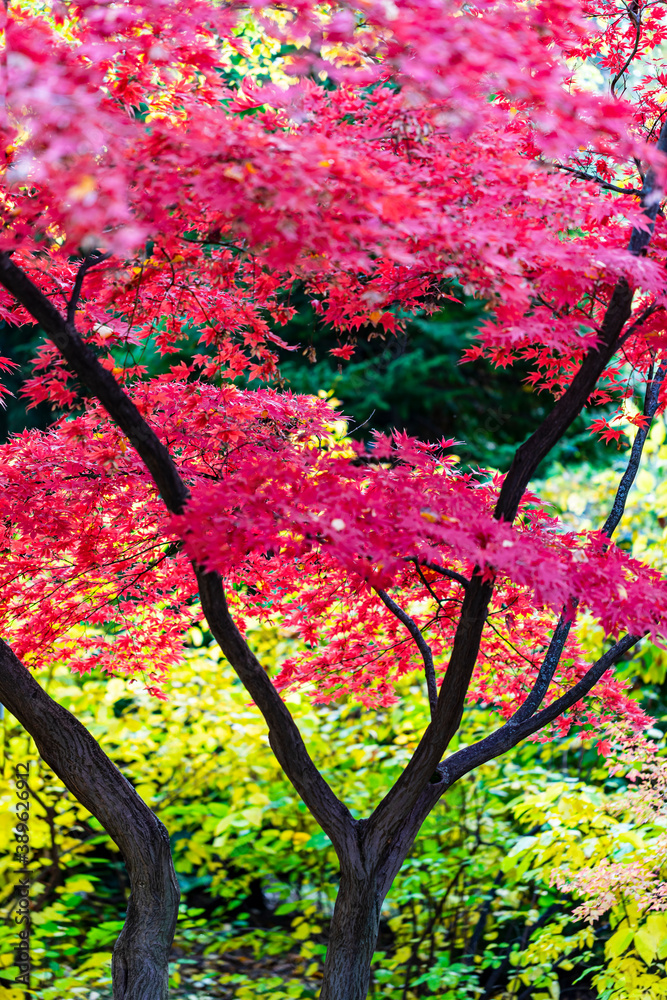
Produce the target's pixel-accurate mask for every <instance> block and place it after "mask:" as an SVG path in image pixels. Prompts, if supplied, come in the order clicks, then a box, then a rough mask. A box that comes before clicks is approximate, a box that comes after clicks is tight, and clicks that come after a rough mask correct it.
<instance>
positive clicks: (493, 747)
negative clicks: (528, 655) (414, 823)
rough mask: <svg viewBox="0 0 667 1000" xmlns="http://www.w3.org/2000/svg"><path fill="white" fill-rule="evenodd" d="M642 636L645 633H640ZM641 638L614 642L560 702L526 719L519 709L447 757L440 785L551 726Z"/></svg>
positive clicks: (440, 771) (441, 767)
mask: <svg viewBox="0 0 667 1000" xmlns="http://www.w3.org/2000/svg"><path fill="white" fill-rule="evenodd" d="M644 634H646V633H644ZM642 638H643V635H630V634H629V635H625V636H624V637H623V638H622V639H619V641H618V642H616V643H614V645H613V646H612V647H611V649H609V650H607V652H606V653H604V655H603V656H601V657H600V658H599V659H598V660H596V662H595V663H594V664H593V665H592V666H591V667H590V668H589V669H588V670H587V671H586V673H585V674H584V676H583V677H581V678H580V679H579V680H578V681H577V683H576V684H574V685H573V686H572V687H571V688H570V689H569V690H568V691H566V692H565V694H563V695H561V696H560V698H556V700H555V701H553V702H552V703H551V704H550V705H548V706H547V707H546V708H543V709H542V711H540V712H537V713H536V714H534V715H532V716H531V717H530V718H528V719H526V718H524V717H523V713H522V708H523V706H521V708H519V709H518V710H517V711H516V712H515V713H514V715H513V716H512V717H511V718H510V719H508V721H507V722H506V723H505V725H504V726H501V727H500V729H497V730H496V731H495V733H491V735H490V736H487V737H485V738H484V739H482V740H480V741H479V742H478V743H474V744H473V745H472V746H469V747H464V748H463V749H462V750H458V751H456V753H453V754H452V756H451V757H448V758H447V760H445V761H444V762H443V763H442V764H441V765H440V767H439V768H438V771H439V773H440V774H441V775H442V779H443V781H444V782H445V783H446V784H447V786H448V787H449V786H450V785H451V784H452V783H453V782H454V781H457V780H458V779H459V778H460V777H462V776H463V775H464V774H467V773H468V771H471V770H472V769H473V768H474V767H478V766H479V764H484V763H486V762H487V761H489V760H492V759H493V758H494V757H498V756H499V755H500V754H503V753H506V752H507V751H508V750H511V749H512V747H515V746H516V745H517V743H520V742H521V740H525V739H526V738H527V737H528V736H532V735H533V733H536V732H538V730H540V729H542V727H543V726H546V725H548V723H550V722H553V721H554V719H557V718H558V716H559V715H562V714H563V712H566V711H567V710H568V708H572V706H573V705H576V703H577V702H578V701H581V699H582V698H584V697H585V696H586V695H587V694H588V693H589V692H590V691H591V690H592V689H593V688H594V687H595V685H596V684H597V683H598V681H599V680H600V678H601V677H602V676H603V675H604V674H605V673H606V672H607V670H609V668H610V667H612V666H613V665H614V663H616V661H617V660H619V659H620V658H621V656H624V655H625V653H627V652H628V650H629V649H631V648H632V647H633V646H636V644H637V643H638V642H639V641H640V640H641V639H642Z"/></svg>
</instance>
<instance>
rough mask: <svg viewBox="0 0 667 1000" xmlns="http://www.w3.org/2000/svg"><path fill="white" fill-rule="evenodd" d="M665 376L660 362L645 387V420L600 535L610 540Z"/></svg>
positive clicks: (665, 365) (666, 363)
mask: <svg viewBox="0 0 667 1000" xmlns="http://www.w3.org/2000/svg"><path fill="white" fill-rule="evenodd" d="M665 375H667V361H662V362H661V363H660V366H659V368H658V370H657V372H656V373H655V377H654V378H652V379H651V381H650V382H649V384H648V386H647V387H646V394H645V396H644V409H643V414H642V415H643V416H644V418H645V423H644V425H643V426H642V427H640V428H639V429H638V431H637V433H636V434H635V439H634V441H633V442H632V450H631V452H630V459H629V461H628V464H627V467H626V469H625V472H624V473H623V476H622V478H621V481H620V483H619V484H618V489H617V490H616V496H615V497H614V502H613V504H612V508H611V511H610V513H609V517H608V518H607V520H606V521H605V523H604V525H603V527H602V533H603V534H604V535H606V536H607V538H611V536H612V535H613V533H614V531H615V530H616V528H617V527H618V523H619V521H620V520H621V518H622V517H623V513H624V511H625V504H626V501H627V499H628V493H629V492H630V489H631V487H632V484H633V483H634V481H635V477H636V475H637V471H638V469H639V462H640V461H641V457H642V452H643V450H644V444H645V443H646V438H647V437H648V433H649V431H650V429H651V422H652V420H653V417H654V416H655V412H656V410H657V408H658V402H659V400H660V389H661V388H662V384H663V382H664V380H665Z"/></svg>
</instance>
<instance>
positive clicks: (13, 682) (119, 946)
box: [0, 640, 180, 1000]
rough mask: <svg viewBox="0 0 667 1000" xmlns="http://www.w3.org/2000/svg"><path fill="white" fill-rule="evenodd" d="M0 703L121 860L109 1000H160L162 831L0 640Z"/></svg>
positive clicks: (175, 897)
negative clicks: (126, 883)
mask: <svg viewBox="0 0 667 1000" xmlns="http://www.w3.org/2000/svg"><path fill="white" fill-rule="evenodd" d="M0 701H1V702H2V703H3V705H5V707H6V708H8V709H9V711H10V712H11V713H12V715H14V716H16V718H17V719H18V720H19V722H20V723H21V725H23V726H24V728H25V729H27V730H28V732H29V733H30V735H31V736H32V738H33V739H34V741H35V744H36V746H37V749H38V750H39V753H40V756H41V757H42V759H43V760H44V761H45V762H46V763H47V764H48V765H49V767H50V768H51V769H52V770H53V771H55V773H56V774H57V775H58V777H59V778H60V780H61V781H62V782H63V784H65V785H66V786H67V788H69V790H70V791H71V792H72V794H73V795H74V796H75V797H76V798H77V799H78V800H79V802H81V803H82V805H84V806H85V807H86V809H88V810H89V811H90V812H91V813H92V814H93V816H95V817H96V818H97V819H98V820H99V821H100V823H101V824H102V826H103V827H104V829H105V830H106V831H107V833H108V834H109V836H110V837H112V838H113V840H114V841H115V842H116V844H117V845H118V847H119V848H120V851H121V853H122V855H123V860H124V861H125V865H126V867H127V872H128V875H129V878H130V885H131V895H130V900H129V903H128V907H127V916H126V918H125V926H124V927H123V930H122V931H121V934H120V937H119V938H118V941H117V942H116V946H115V948H114V952H113V961H112V975H113V996H114V1000H166V997H167V992H168V978H169V977H168V971H169V952H170V950H171V943H172V940H173V937H174V930H175V928H176V919H177V917H178V901H179V897H180V893H179V888H178V882H177V880H176V875H175V873H174V868H173V864H172V860H171V851H170V847H169V836H168V834H167V831H166V829H165V828H164V826H163V825H162V823H161V822H160V821H159V819H158V818H157V816H156V815H155V813H153V812H152V811H151V810H150V809H149V808H148V806H147V805H146V803H145V802H144V801H143V800H142V799H140V798H139V796H138V795H137V793H136V792H135V790H134V789H133V788H132V786H131V785H130V783H129V781H127V779H126V778H124V777H123V775H122V774H121V773H120V771H119V770H118V768H117V767H116V766H115V765H114V764H113V763H112V762H111V761H110V760H109V758H108V757H107V755H106V754H105V753H104V751H103V750H102V749H101V747H100V746H99V744H98V743H97V741H96V740H95V739H94V738H93V737H92V736H91V734H90V733H89V732H88V730H87V729H86V728H85V726H82V725H81V723H80V722H79V720H78V719H76V718H75V717H74V716H73V715H72V714H71V713H70V712H68V711H67V709H65V708H63V707H62V705H59V704H58V703H57V702H55V701H53V699H52V698H50V697H49V696H48V694H47V693H46V692H45V691H44V690H43V689H42V688H41V687H40V686H39V684H38V683H37V681H36V680H35V679H34V677H33V676H32V674H31V673H30V671H29V670H27V668H26V667H24V666H23V664H22V663H21V662H20V661H19V660H18V659H17V658H16V656H15V655H14V653H13V652H12V650H11V649H10V648H9V646H7V644H6V643H4V642H2V640H0Z"/></svg>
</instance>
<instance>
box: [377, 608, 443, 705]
mask: <svg viewBox="0 0 667 1000" xmlns="http://www.w3.org/2000/svg"><path fill="white" fill-rule="evenodd" d="M376 593H377V595H378V597H379V598H380V600H381V601H382V603H383V604H384V605H385V607H387V608H389V610H390V611H391V613H392V615H394V616H395V617H396V618H398V620H399V622H402V623H403V625H405V627H406V628H407V630H408V632H409V633H410V635H411V636H412V638H413V639H414V640H415V643H416V644H417V647H418V649H419V652H420V653H421V656H422V660H423V661H424V673H425V674H426V689H427V691H428V703H429V707H430V709H431V718H433V716H434V715H435V710H436V707H437V704H438V686H437V684H436V680H435V667H434V666H433V653H432V652H431V647H430V646H429V644H428V643H427V642H426V640H425V639H424V636H423V635H422V634H421V631H420V629H419V626H418V625H417V624H416V623H415V622H414V621H413V620H412V618H410V616H409V615H407V614H406V613H405V611H403V609H402V608H399V606H398V604H396V602H395V601H392V599H391V597H390V596H389V594H387V593H386V592H385V591H384V590H376Z"/></svg>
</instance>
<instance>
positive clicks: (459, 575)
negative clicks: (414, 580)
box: [424, 562, 470, 587]
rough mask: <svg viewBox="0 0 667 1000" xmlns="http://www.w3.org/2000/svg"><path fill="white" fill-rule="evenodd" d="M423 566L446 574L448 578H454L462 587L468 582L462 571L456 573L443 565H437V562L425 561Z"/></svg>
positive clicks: (443, 574)
mask: <svg viewBox="0 0 667 1000" xmlns="http://www.w3.org/2000/svg"><path fill="white" fill-rule="evenodd" d="M424 566H426V569H432V570H433V572H434V573H439V574H440V576H446V577H447V578H448V579H449V580H456V582H457V583H460V584H461V586H462V587H467V586H468V584H469V583H470V580H469V579H468V578H467V577H465V576H463V574H462V573H457V572H456V570H453V569H446V568H445V567H444V566H438V564H437V563H432V562H425V563H424Z"/></svg>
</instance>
